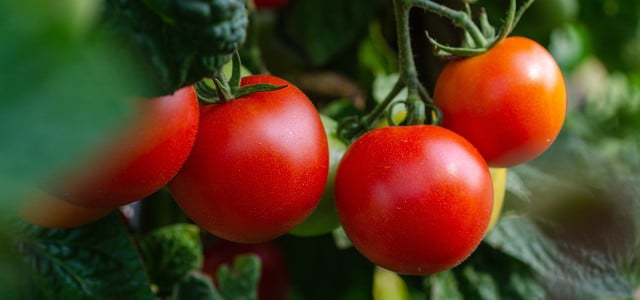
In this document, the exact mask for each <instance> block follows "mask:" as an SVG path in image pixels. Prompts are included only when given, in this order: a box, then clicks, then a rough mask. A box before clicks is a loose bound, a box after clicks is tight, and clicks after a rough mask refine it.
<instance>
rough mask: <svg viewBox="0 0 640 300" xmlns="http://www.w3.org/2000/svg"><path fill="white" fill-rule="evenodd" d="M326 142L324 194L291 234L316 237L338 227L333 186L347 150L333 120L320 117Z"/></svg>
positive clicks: (338, 221)
mask: <svg viewBox="0 0 640 300" xmlns="http://www.w3.org/2000/svg"><path fill="white" fill-rule="evenodd" d="M320 118H321V119H322V124H323V125H324V129H325V132H326V133H327V140H328V142H329V177H328V178H327V184H326V186H325V188H324V193H323V194H322V198H321V199H320V203H319V204H318V206H317V207H316V209H315V210H314V211H313V213H311V215H310V216H309V217H307V218H306V219H305V220H304V222H302V223H301V224H299V225H298V226H296V227H295V228H293V229H292V230H291V234H293V235H298V236H317V235H322V234H325V233H329V232H331V231H332V230H334V229H336V228H338V226H340V220H339V219H338V213H337V212H336V201H335V197H334V194H333V185H334V182H335V179H336V170H337V169H338V164H339V163H340V159H342V155H344V152H345V151H346V150H347V145H346V144H345V143H344V142H343V141H342V140H341V139H340V138H338V136H337V134H336V128H337V127H338V124H337V122H336V121H335V120H333V119H331V118H329V117H327V116H323V115H320Z"/></svg>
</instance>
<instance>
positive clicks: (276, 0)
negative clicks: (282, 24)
mask: <svg viewBox="0 0 640 300" xmlns="http://www.w3.org/2000/svg"><path fill="white" fill-rule="evenodd" d="M254 2H255V4H256V7H257V8H261V9H271V8H278V7H280V6H283V5H285V4H287V2H288V0H254Z"/></svg>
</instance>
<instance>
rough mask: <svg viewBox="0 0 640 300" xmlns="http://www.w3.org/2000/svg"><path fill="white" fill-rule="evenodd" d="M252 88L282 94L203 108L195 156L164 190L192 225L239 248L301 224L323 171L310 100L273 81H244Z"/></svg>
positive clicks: (321, 137)
mask: <svg viewBox="0 0 640 300" xmlns="http://www.w3.org/2000/svg"><path fill="white" fill-rule="evenodd" d="M258 83H271V84H276V85H287V87H285V88H283V89H280V90H277V91H272V92H261V93H254V94H250V95H248V96H245V97H242V98H240V99H236V100H233V101H230V102H227V103H222V104H214V105H207V106H204V107H202V109H201V116H200V130H199V131H198V136H197V137H196V143H195V146H194V148H193V151H192V152H191V155H190V156H189V159H188V160H187V162H186V163H185V165H184V167H183V168H182V170H181V171H180V172H179V173H178V175H177V176H176V177H175V178H174V179H173V180H172V181H171V183H170V184H169V188H170V190H171V192H172V194H173V196H174V198H175V199H176V201H177V202H178V204H179V205H180V207H182V209H183V210H184V211H185V212H186V214H187V215H188V216H189V217H190V218H191V219H192V220H193V221H195V222H196V223H197V224H199V225H200V226H202V227H203V228H204V229H205V230H207V231H209V232H210V233H212V234H214V235H216V236H218V237H221V238H224V239H227V240H230V241H234V242H241V243H258V242H262V241H267V240H270V239H273V238H276V237H278V236H280V235H282V234H284V233H286V232H288V231H289V230H290V229H292V228H293V227H294V226H296V225H297V224H299V223H300V222H302V221H303V220H304V219H305V218H306V217H307V216H308V215H309V214H310V213H311V212H312V211H313V209H314V208H315V207H316V205H317V204H318V202H319V200H320V197H321V195H322V192H323V189H324V186H325V183H326V180H327V174H328V165H329V162H328V160H329V153H328V146H327V137H326V136H325V131H324V129H323V126H322V121H321V120H320V116H319V114H318V112H317V111H316V109H315V107H314V105H313V104H312V103H311V101H310V100H309V99H308V98H307V97H306V96H305V95H304V94H303V93H302V91H300V90H299V89H298V88H296V87H295V86H293V85H292V84H291V83H288V82H286V81H284V80H282V79H279V78H276V77H273V76H269V75H252V76H248V77H244V78H243V79H242V85H253V84H258Z"/></svg>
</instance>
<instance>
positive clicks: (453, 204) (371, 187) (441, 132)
mask: <svg viewBox="0 0 640 300" xmlns="http://www.w3.org/2000/svg"><path fill="white" fill-rule="evenodd" d="M335 193H336V207H337V210H338V216H339V217H340V221H341V222H342V226H343V228H344V230H345V232H346V234H347V236H348V237H349V239H350V240H351V242H352V243H353V245H354V246H355V247H356V249H357V250H358V251H360V253H362V254H363V255H364V256H365V257H367V258H368V259H369V260H371V261H372V262H373V263H375V264H377V265H379V266H381V267H383V268H385V269H388V270H391V271H394V272H398V273H403V274H413V275H426V274H432V273H436V272H439V271H443V270H446V269H449V268H452V267H454V266H456V265H457V264H459V263H460V262H461V261H463V260H464V259H466V258H467V257H468V256H469V255H470V254H471V253H472V252H473V250H474V249H475V248H476V247H477V246H478V244H479V243H480V241H481V240H482V238H483V236H484V233H485V231H486V229H487V225H488V224H489V218H490V217H491V210H492V202H493V193H492V185H491V176H490V175H489V169H488V167H487V164H486V163H485V161H484V159H483V158H482V156H481V155H480V153H478V151H477V150H476V149H475V148H474V147H473V145H471V143H469V142H468V141H467V140H465V139H464V138H462V137H461V136H459V135H457V134H455V133H454V132H452V131H450V130H447V129H445V128H442V127H438V126H430V125H421V126H392V127H384V128H379V129H374V130H372V131H370V132H368V133H366V134H364V135H363V136H361V137H360V138H358V139H357V140H356V141H355V142H354V143H353V144H352V145H351V146H350V147H349V149H347V152H346V153H345V155H344V157H343V158H342V161H341V162H340V166H339V167H338V173H337V175H336V185H335Z"/></svg>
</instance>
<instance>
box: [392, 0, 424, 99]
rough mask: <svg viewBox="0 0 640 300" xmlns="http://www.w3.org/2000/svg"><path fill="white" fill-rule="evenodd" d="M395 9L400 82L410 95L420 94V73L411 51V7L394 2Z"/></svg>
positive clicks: (394, 0)
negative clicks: (405, 86)
mask: <svg viewBox="0 0 640 300" xmlns="http://www.w3.org/2000/svg"><path fill="white" fill-rule="evenodd" d="M393 8H394V12H395V18H396V34H397V39H398V41H397V43H398V56H399V57H398V63H399V65H400V66H399V69H400V80H402V81H404V82H405V84H406V85H407V90H408V94H409V95H416V94H417V93H418V84H419V83H418V71H417V70H416V65H415V62H414V61H413V50H412V49H411V33H410V32H409V11H410V10H411V5H409V4H408V2H407V1H406V0H393Z"/></svg>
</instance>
